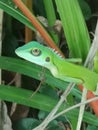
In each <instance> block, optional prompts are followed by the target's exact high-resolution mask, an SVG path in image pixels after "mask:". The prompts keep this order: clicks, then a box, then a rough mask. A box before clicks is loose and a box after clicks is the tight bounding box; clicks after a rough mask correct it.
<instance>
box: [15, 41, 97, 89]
mask: <svg viewBox="0 0 98 130" xmlns="http://www.w3.org/2000/svg"><path fill="white" fill-rule="evenodd" d="M15 53H16V54H17V55H18V56H19V57H21V58H23V59H25V60H27V61H30V62H32V63H35V64H37V65H40V66H43V67H45V68H47V69H49V70H50V72H51V73H52V75H53V76H54V77H56V78H59V79H61V80H64V81H67V82H74V83H76V84H83V86H84V87H85V88H87V89H88V90H91V91H96V87H97V83H98V74H97V73H95V72H93V71H90V70H88V69H87V68H85V67H82V66H79V65H75V64H72V63H70V62H68V61H66V59H64V58H62V56H60V54H58V53H57V52H56V51H55V50H53V49H51V48H49V47H46V46H43V45H41V44H40V43H38V42H36V41H32V42H29V43H28V44H26V45H24V46H22V47H19V48H18V49H16V51H15Z"/></svg>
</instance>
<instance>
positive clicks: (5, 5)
mask: <svg viewBox="0 0 98 130" xmlns="http://www.w3.org/2000/svg"><path fill="white" fill-rule="evenodd" d="M0 8H1V9H3V10H4V11H5V12H6V13H8V14H9V15H11V16H13V17H14V18H15V19H17V20H19V21H20V22H22V23H23V24H25V25H27V26H28V27H29V28H31V29H32V30H34V31H35V30H36V29H35V28H34V27H33V26H32V24H31V22H30V21H29V20H28V19H27V18H26V17H25V16H24V15H23V13H22V12H21V11H20V10H19V9H18V8H17V7H16V5H15V4H14V3H13V2H12V0H0Z"/></svg>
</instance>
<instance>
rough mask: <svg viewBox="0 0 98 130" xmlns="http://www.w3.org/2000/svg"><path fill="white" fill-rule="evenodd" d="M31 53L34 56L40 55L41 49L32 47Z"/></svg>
mask: <svg viewBox="0 0 98 130" xmlns="http://www.w3.org/2000/svg"><path fill="white" fill-rule="evenodd" d="M31 54H32V55H34V56H40V55H41V50H40V49H38V48H33V49H32V50H31Z"/></svg>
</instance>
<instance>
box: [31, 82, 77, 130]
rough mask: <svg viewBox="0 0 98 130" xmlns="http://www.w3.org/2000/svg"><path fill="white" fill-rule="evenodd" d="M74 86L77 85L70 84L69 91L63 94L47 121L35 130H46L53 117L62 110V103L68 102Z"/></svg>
mask: <svg viewBox="0 0 98 130" xmlns="http://www.w3.org/2000/svg"><path fill="white" fill-rule="evenodd" d="M74 85H75V84H74V83H70V84H69V85H68V87H67V89H66V90H65V91H64V93H63V94H62V96H61V98H60V100H59V102H58V103H57V105H56V106H55V107H54V108H53V110H52V111H51V112H50V113H49V115H48V116H47V117H46V118H45V120H44V121H43V122H42V123H41V124H40V125H39V126H38V127H36V128H34V129H33V130H44V129H45V128H46V127H47V125H48V124H49V123H50V121H51V119H52V117H53V116H54V115H55V113H56V112H57V111H58V109H59V108H60V106H61V105H62V103H63V102H64V101H65V100H66V97H67V96H68V94H69V93H70V91H71V90H72V88H73V87H74Z"/></svg>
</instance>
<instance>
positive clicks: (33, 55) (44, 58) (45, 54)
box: [15, 41, 59, 76]
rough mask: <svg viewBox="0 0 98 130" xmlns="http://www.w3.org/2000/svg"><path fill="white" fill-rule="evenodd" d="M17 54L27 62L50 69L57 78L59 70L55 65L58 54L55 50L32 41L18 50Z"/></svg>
mask: <svg viewBox="0 0 98 130" xmlns="http://www.w3.org/2000/svg"><path fill="white" fill-rule="evenodd" d="M15 53H16V54H17V55H18V56H19V57H21V58H23V59H25V60H27V61H30V62H32V63H35V64H38V65H40V66H43V67H46V68H48V69H49V70H50V71H51V73H52V74H53V75H54V76H56V74H57V68H56V66H55V65H54V59H55V60H56V58H55V56H56V55H57V54H56V52H55V51H54V50H53V49H51V48H48V47H46V46H43V45H41V44H40V43H38V42H36V41H32V42H29V43H28V44H26V45H24V46H22V47H19V48H17V49H16V50H15ZM57 56H59V55H57Z"/></svg>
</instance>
